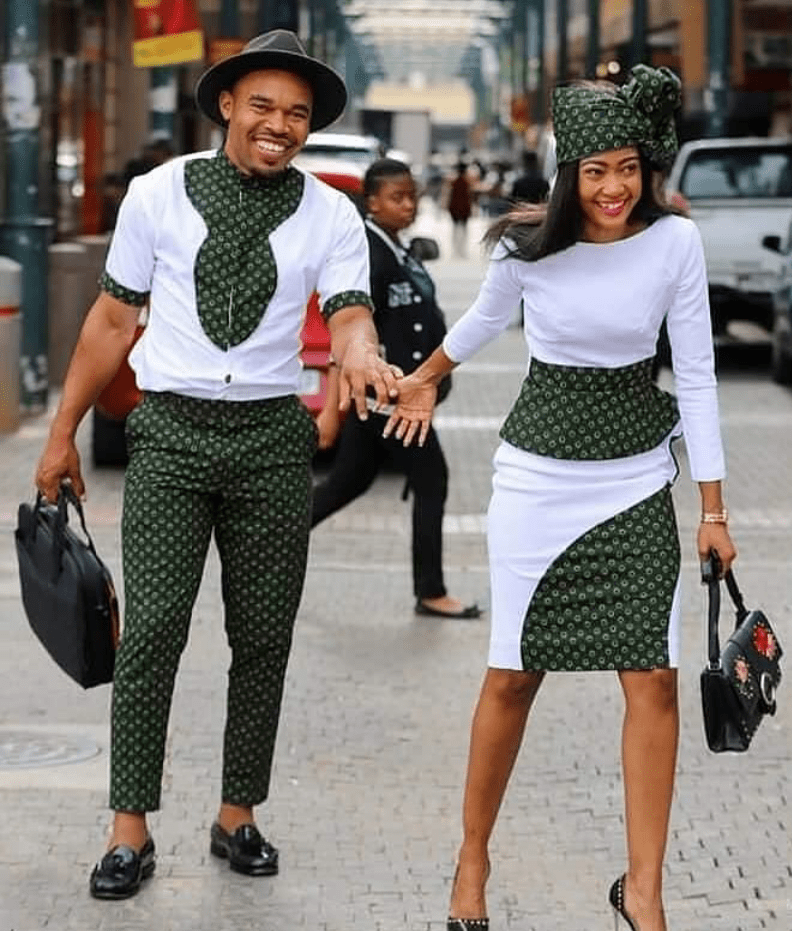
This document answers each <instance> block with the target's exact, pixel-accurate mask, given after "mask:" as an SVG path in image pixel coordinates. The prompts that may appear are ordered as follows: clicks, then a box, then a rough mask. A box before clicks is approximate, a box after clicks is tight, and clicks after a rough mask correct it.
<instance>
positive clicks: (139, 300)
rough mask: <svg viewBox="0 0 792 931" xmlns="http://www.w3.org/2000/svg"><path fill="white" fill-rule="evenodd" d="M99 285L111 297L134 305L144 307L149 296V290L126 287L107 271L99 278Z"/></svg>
mask: <svg viewBox="0 0 792 931" xmlns="http://www.w3.org/2000/svg"><path fill="white" fill-rule="evenodd" d="M99 287H100V288H101V289H102V290H103V291H106V292H107V293H108V294H109V295H110V297H114V298H115V299H116V300H118V301H123V302H124V303H125V304H131V305H132V306H133V307H142V306H143V305H144V304H145V303H146V301H147V300H148V296H149V292H148V291H133V290H132V289H131V288H125V287H124V286H123V285H122V284H119V283H118V282H117V281H116V280H115V278H113V276H112V275H108V274H107V272H103V273H102V277H101V278H100V279H99Z"/></svg>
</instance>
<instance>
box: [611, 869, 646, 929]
mask: <svg viewBox="0 0 792 931" xmlns="http://www.w3.org/2000/svg"><path fill="white" fill-rule="evenodd" d="M625 879H626V875H622V876H620V877H619V879H617V880H616V882H615V883H614V884H613V885H612V886H611V888H610V893H609V895H608V900H609V901H610V904H611V905H612V906H613V927H614V928H615V931H619V918H623V919H624V920H625V921H626V922H627V924H628V926H629V928H630V931H641V929H640V928H639V927H638V925H637V924H636V923H635V922H634V921H633V920H632V918H630V916H629V915H628V914H627V912H626V911H625V910H624V881H625Z"/></svg>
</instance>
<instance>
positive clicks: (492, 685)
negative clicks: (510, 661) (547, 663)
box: [484, 669, 544, 705]
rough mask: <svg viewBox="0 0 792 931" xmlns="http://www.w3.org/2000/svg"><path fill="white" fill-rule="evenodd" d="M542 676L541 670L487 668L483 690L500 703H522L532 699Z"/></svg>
mask: <svg viewBox="0 0 792 931" xmlns="http://www.w3.org/2000/svg"><path fill="white" fill-rule="evenodd" d="M543 678H544V673H543V672H523V671H522V670H518V669H488V670H487V675H486V677H485V680H484V690H485V691H487V692H488V693H489V695H490V696H491V697H492V698H494V699H496V700H497V701H499V702H501V703H502V704H505V705H524V704H526V703H530V702H532V701H533V699H534V696H535V695H536V693H537V691H538V690H539V686H540V685H541V684H542V679H543Z"/></svg>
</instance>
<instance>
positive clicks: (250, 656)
mask: <svg viewBox="0 0 792 931" xmlns="http://www.w3.org/2000/svg"><path fill="white" fill-rule="evenodd" d="M127 436H128V441H129V446H130V450H131V458H130V463H129V467H128V469H127V475H126V483H125V489H124V514H123V526H122V533H123V549H124V586H125V589H124V590H125V617H124V628H123V635H122V639H121V645H120V647H119V651H118V656H117V662H116V670H115V679H114V684H113V711H112V715H113V718H112V719H113V727H112V754H111V785H110V805H111V807H112V808H114V809H116V810H126V811H152V810H154V809H156V808H158V807H159V803H160V791H161V782H162V769H163V755H164V749H165V739H166V734H167V724H168V715H169V711H170V703H171V696H172V692H173V685H174V681H175V676H176V670H177V667H178V663H179V657H180V655H181V653H182V650H183V649H184V646H185V644H186V642H187V635H188V630H189V624H190V616H191V612H192V608H193V604H194V602H195V598H196V595H197V592H198V587H199V584H200V580H201V575H202V573H203V567H204V562H205V558H206V553H207V549H208V546H209V542H210V539H211V536H212V533H214V537H215V541H216V544H217V548H218V552H219V555H220V560H221V565H222V594H223V603H224V608H225V626H226V633H227V637H228V641H229V645H230V647H231V656H232V661H231V666H230V669H229V674H228V676H229V678H228V707H227V719H226V729H225V737H224V746H223V785H222V797H223V800H224V801H226V802H229V803H235V804H240V805H257V804H259V803H261V802H262V801H264V799H265V798H266V797H267V794H268V791H269V778H270V770H271V766H272V756H273V751H274V747H275V737H276V734H277V726H278V717H279V711H280V704H281V697H282V693H283V680H284V675H285V671H286V664H287V660H288V656H289V649H290V645H291V636H292V629H293V625H294V620H295V616H296V613H297V608H298V606H299V601H300V596H301V593H302V585H303V579H304V575H305V567H306V560H307V552H308V533H309V524H310V497H311V472H310V461H311V457H312V455H313V452H314V451H315V448H316V428H315V426H314V424H313V421H312V419H311V417H310V415H309V414H308V413H307V411H306V410H305V408H304V407H303V406H302V405H301V404H300V402H299V401H298V399H297V398H295V397H293V396H292V397H287V398H278V399H275V400H268V401H245V402H222V401H220V402H218V401H201V400H195V399H191V398H185V397H180V396H178V395H172V394H168V393H163V394H152V393H147V394H146V395H145V397H144V400H143V402H142V403H141V404H140V405H139V406H138V407H137V408H136V409H135V410H134V411H133V412H132V414H131V415H130V416H129V418H128V423H127Z"/></svg>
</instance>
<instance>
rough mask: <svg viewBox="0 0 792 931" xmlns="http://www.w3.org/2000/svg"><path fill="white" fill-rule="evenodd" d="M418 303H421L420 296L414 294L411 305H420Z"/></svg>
mask: <svg viewBox="0 0 792 931" xmlns="http://www.w3.org/2000/svg"><path fill="white" fill-rule="evenodd" d="M420 303H421V298H420V295H418V294H416V295H415V297H414V298H413V304H420Z"/></svg>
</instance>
